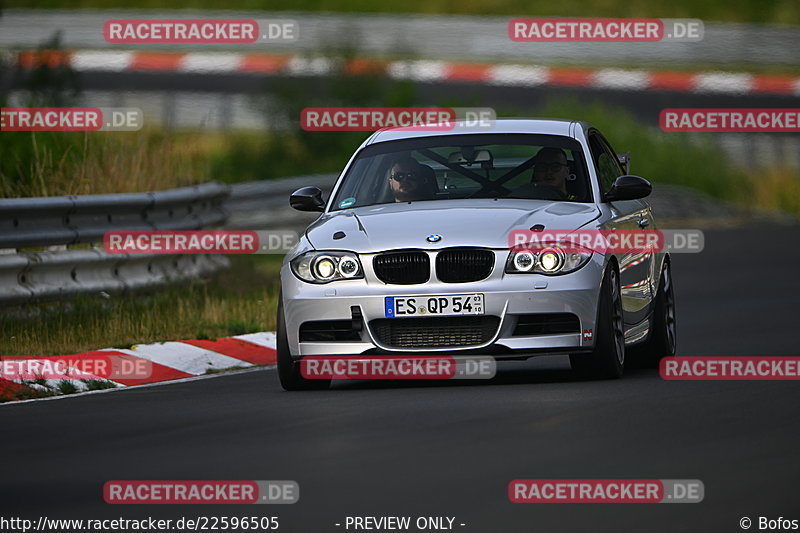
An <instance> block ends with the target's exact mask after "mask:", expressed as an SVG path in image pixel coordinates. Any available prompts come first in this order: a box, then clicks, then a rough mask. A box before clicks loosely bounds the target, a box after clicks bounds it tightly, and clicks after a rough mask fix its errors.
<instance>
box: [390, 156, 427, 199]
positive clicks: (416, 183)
mask: <svg viewBox="0 0 800 533" xmlns="http://www.w3.org/2000/svg"><path fill="white" fill-rule="evenodd" d="M389 187H391V189H392V194H394V201H395V202H414V201H417V200H425V199H427V198H428V197H429V194H428V191H427V187H426V184H425V176H424V175H423V172H422V166H421V165H420V164H419V163H418V162H417V160H416V159H414V158H413V157H402V158H400V159H398V160H397V161H395V163H394V165H392V168H391V170H390V171H389Z"/></svg>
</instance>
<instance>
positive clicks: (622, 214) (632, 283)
mask: <svg viewBox="0 0 800 533" xmlns="http://www.w3.org/2000/svg"><path fill="white" fill-rule="evenodd" d="M589 147H590V149H591V151H592V159H593V161H594V165H595V170H596V171H597V176H598V178H599V181H600V188H601V191H602V194H605V193H606V192H608V190H609V189H610V188H611V185H612V184H613V183H614V180H616V179H617V178H618V177H619V176H622V175H623V174H624V171H623V169H622V166H621V165H620V164H619V161H618V159H617V155H616V152H614V150H613V149H612V148H611V145H610V144H608V141H606V140H605V138H603V136H602V135H601V134H600V132H598V131H597V130H592V131H591V132H590V133H589ZM605 207H606V209H607V210H608V215H609V219H608V222H607V223H606V229H610V230H613V231H616V230H639V229H644V228H647V227H649V225H650V222H651V220H652V214H651V211H650V206H649V205H648V204H647V202H645V201H643V200H621V201H613V202H606V204H605ZM615 255H616V257H617V260H618V261H619V270H620V289H621V292H622V308H623V311H624V315H625V323H626V324H627V325H629V326H632V325H634V324H638V323H640V322H642V321H643V320H644V319H645V318H647V316H648V314H649V312H650V306H651V305H652V300H653V293H652V269H653V253H651V252H646V251H642V252H624V253H619V254H615Z"/></svg>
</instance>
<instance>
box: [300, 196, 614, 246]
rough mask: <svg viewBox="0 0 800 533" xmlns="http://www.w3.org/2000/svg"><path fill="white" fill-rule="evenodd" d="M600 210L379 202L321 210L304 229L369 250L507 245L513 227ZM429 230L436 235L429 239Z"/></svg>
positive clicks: (548, 225) (584, 217)
mask: <svg viewBox="0 0 800 533" xmlns="http://www.w3.org/2000/svg"><path fill="white" fill-rule="evenodd" d="M599 216H600V210H599V209H598V208H597V206H595V205H594V204H584V203H574V202H549V201H542V200H493V199H485V200H484V199H481V200H469V201H458V200H442V201H427V202H417V203H414V204H408V203H401V204H381V205H374V206H369V207H360V208H357V209H348V210H345V211H334V212H332V213H329V214H326V215H323V216H321V217H320V218H319V219H317V220H316V221H315V222H314V223H313V224H312V225H311V226H309V228H308V229H307V230H306V236H307V237H308V240H309V241H310V242H311V245H312V246H313V247H314V248H315V249H317V250H323V249H326V250H351V251H354V252H360V253H374V252H380V251H383V250H394V249H401V248H430V249H434V248H449V247H451V246H482V247H487V248H508V235H509V232H511V231H512V230H520V229H523V230H524V229H530V228H531V226H533V225H536V224H541V225H543V226H544V228H545V229H546V230H573V229H578V228H580V227H582V226H584V225H586V224H587V223H589V222H591V221H592V220H595V219H596V218H598V217H599ZM429 235H440V236H441V240H440V241H438V242H435V243H429V242H428V241H427V240H426V239H427V237H428V236H429Z"/></svg>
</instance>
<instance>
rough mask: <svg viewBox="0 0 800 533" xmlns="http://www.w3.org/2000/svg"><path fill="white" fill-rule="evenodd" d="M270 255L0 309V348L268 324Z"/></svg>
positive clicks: (90, 345) (273, 260)
mask: <svg viewBox="0 0 800 533" xmlns="http://www.w3.org/2000/svg"><path fill="white" fill-rule="evenodd" d="M281 260H282V257H281V256H277V255H255V256H246V257H245V256H236V257H233V258H232V268H231V269H230V270H227V271H224V272H221V273H219V274H218V275H217V276H216V277H215V278H214V279H212V280H209V281H196V282H192V283H190V284H186V285H174V286H169V287H164V288H161V289H158V290H155V291H152V292H150V293H137V294H135V295H118V296H114V295H112V297H111V299H104V298H82V299H80V300H76V301H74V302H70V303H68V304H65V303H61V304H51V305H39V306H28V307H26V308H21V309H20V308H18V309H13V310H9V309H6V310H3V311H2V312H0V354H3V355H65V354H72V353H80V352H83V351H87V350H93V349H99V348H106V347H109V346H119V347H130V346H131V345H133V344H142V343H149V342H162V341H171V340H181V339H197V338H207V339H214V338H218V337H228V336H231V335H240V334H243V333H253V332H258V331H272V330H274V329H275V312H276V310H277V305H278V302H277V296H278V292H279V290H280V288H279V282H278V271H279V269H280V263H281Z"/></svg>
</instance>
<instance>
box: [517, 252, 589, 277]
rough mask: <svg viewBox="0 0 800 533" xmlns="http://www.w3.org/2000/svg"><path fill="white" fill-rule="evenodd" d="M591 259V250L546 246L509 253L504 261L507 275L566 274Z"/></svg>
mask: <svg viewBox="0 0 800 533" xmlns="http://www.w3.org/2000/svg"><path fill="white" fill-rule="evenodd" d="M591 257H592V252H591V250H587V249H584V248H579V247H577V246H570V247H569V249H567V250H565V249H563V248H561V247H559V246H548V247H546V248H542V249H540V250H536V251H530V250H525V251H521V252H513V251H512V252H511V253H510V254H509V256H508V261H506V273H507V274H545V275H548V276H556V275H559V274H568V273H569V272H574V271H576V270H578V269H579V268H581V267H582V266H583V265H585V264H586V263H588V262H589V258H591Z"/></svg>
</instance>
